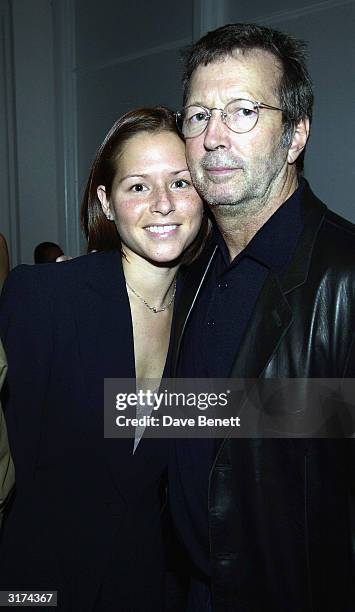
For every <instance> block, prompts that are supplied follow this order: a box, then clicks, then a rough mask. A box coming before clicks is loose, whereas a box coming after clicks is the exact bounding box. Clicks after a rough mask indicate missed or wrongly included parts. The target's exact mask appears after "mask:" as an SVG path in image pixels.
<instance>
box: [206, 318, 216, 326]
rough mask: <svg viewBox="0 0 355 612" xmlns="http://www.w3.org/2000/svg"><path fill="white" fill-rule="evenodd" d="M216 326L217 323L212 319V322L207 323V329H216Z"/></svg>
mask: <svg viewBox="0 0 355 612" xmlns="http://www.w3.org/2000/svg"><path fill="white" fill-rule="evenodd" d="M215 325H216V321H214V320H213V319H211V321H207V327H214V326H215Z"/></svg>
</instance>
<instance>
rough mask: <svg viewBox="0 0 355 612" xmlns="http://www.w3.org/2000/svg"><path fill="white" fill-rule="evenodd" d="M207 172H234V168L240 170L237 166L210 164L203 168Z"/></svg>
mask: <svg viewBox="0 0 355 612" xmlns="http://www.w3.org/2000/svg"><path fill="white" fill-rule="evenodd" d="M205 169H206V171H207V172H210V173H211V174H227V173H228V172H235V171H236V170H240V167H239V166H233V167H230V166H210V167H207V168H205Z"/></svg>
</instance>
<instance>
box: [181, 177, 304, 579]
mask: <svg viewBox="0 0 355 612" xmlns="http://www.w3.org/2000/svg"><path fill="white" fill-rule="evenodd" d="M303 188H304V181H303V180H301V182H300V186H299V187H298V189H297V190H296V191H295V193H294V194H293V195H292V196H291V197H290V198H289V199H288V200H287V201H286V202H285V203H284V204H283V205H282V206H281V207H280V208H279V209H278V210H277V211H276V212H275V213H274V215H273V216H272V217H271V218H270V219H269V220H268V221H267V223H265V225H264V226H263V227H262V228H261V229H260V230H259V231H258V232H257V234H256V235H255V236H254V238H253V239H252V240H251V241H250V243H249V244H248V245H247V247H246V248H245V249H244V250H243V251H242V252H241V253H240V254H239V255H238V256H237V257H236V258H235V259H234V260H233V261H232V262H230V259H229V253H228V249H227V247H226V244H225V242H224V240H223V238H222V236H221V234H220V233H219V232H218V230H216V241H217V244H218V250H217V253H216V256H215V259H214V261H213V263H212V265H211V268H210V270H209V274H208V278H207V279H206V281H205V284H204V287H203V289H202V291H201V293H200V295H199V297H198V300H197V302H196V304H195V307H194V310H193V312H192V314H191V316H190V319H189V321H188V324H187V326H186V330H185V335H184V338H183V342H182V347H181V354H180V361H179V365H178V371H177V376H178V377H188V378H195V377H196V378H209V377H214V378H226V377H228V376H229V375H230V372H231V369H232V367H233V363H234V361H235V358H236V356H237V354H238V351H239V349H240V346H241V342H242V339H243V335H244V333H245V332H246V328H247V324H248V322H249V319H250V317H251V315H252V312H253V309H254V306H255V303H256V300H257V298H258V296H259V294H260V291H261V289H262V287H263V285H264V283H265V281H266V279H267V277H268V275H269V274H270V273H275V274H277V275H280V274H282V272H283V270H284V269H285V268H286V266H287V264H288V263H289V261H290V259H291V257H292V255H293V253H294V251H295V247H296V244H297V241H298V239H299V237H300V234H301V231H302V229H303V215H302V210H301V198H300V194H301V192H302V190H303ZM218 443H219V442H218V441H216V440H209V439H200V440H184V439H180V440H177V441H176V443H175V449H174V450H175V452H173V458H172V462H171V463H172V467H171V470H172V474H171V476H170V479H171V482H172V485H171V505H172V511H173V515H174V519H175V523H176V525H177V529H178V531H179V533H180V535H181V537H182V539H183V542H184V545H185V547H186V549H187V550H188V553H189V555H190V558H191V560H192V562H193V565H194V567H195V569H196V570H197V572H198V573H202V576H205V577H207V576H209V575H210V566H209V544H208V480H209V474H210V470H211V467H212V464H213V461H214V458H215V455H216V451H217V448H218Z"/></svg>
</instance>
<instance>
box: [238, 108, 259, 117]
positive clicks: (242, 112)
mask: <svg viewBox="0 0 355 612" xmlns="http://www.w3.org/2000/svg"><path fill="white" fill-rule="evenodd" d="M255 113H256V111H255V110H254V109H252V108H238V109H237V110H236V111H235V115H237V116H238V117H241V118H242V119H244V118H245V117H254V115H255Z"/></svg>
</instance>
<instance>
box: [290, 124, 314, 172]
mask: <svg viewBox="0 0 355 612" xmlns="http://www.w3.org/2000/svg"><path fill="white" fill-rule="evenodd" d="M308 136H309V119H308V117H306V118H305V119H301V121H300V122H299V123H298V124H297V126H296V128H295V130H294V132H293V136H292V141H291V145H290V147H289V149H288V154H287V161H288V163H289V164H293V163H294V162H295V161H296V159H297V157H298V156H299V154H300V153H301V152H302V151H303V149H304V148H305V146H306V143H307V140H308Z"/></svg>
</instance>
